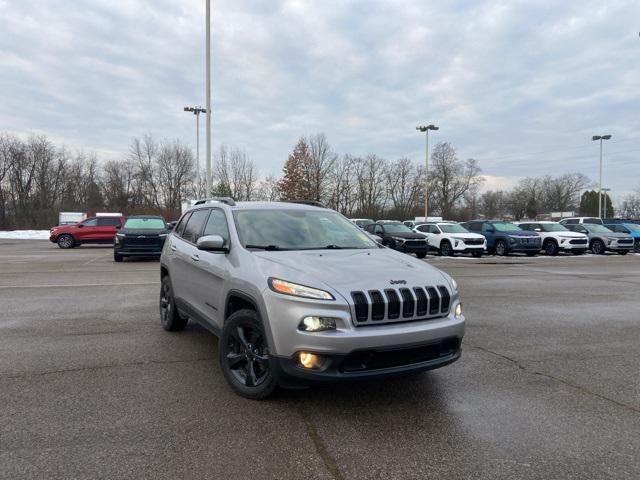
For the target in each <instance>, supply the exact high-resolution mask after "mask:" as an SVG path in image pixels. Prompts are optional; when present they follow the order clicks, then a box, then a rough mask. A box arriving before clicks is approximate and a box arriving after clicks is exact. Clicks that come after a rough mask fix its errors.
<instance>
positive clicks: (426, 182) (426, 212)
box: [416, 125, 440, 222]
mask: <svg viewBox="0 0 640 480" xmlns="http://www.w3.org/2000/svg"><path fill="white" fill-rule="evenodd" d="M439 129H440V127H436V126H435V125H427V126H426V127H425V126H424V125H418V126H417V127H416V130H418V131H419V132H425V133H426V142H427V151H426V159H425V165H424V221H425V222H426V221H427V217H428V216H429V130H439Z"/></svg>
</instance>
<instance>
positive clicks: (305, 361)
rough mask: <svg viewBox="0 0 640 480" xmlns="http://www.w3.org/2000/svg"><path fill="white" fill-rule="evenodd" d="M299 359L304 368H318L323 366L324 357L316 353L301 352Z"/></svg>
mask: <svg viewBox="0 0 640 480" xmlns="http://www.w3.org/2000/svg"><path fill="white" fill-rule="evenodd" d="M298 361H299V362H300V365H302V366H303V367H304V368H309V369H317V368H320V367H321V366H322V357H320V356H319V355H316V354H315V353H309V352H300V353H298Z"/></svg>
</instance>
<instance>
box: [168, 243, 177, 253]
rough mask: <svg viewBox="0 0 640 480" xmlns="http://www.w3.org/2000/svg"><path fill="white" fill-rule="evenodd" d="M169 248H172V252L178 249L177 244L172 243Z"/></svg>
mask: <svg viewBox="0 0 640 480" xmlns="http://www.w3.org/2000/svg"><path fill="white" fill-rule="evenodd" d="M169 248H170V249H171V251H172V252H175V251H176V246H175V245H174V244H173V243H172V244H171V245H170V246H169Z"/></svg>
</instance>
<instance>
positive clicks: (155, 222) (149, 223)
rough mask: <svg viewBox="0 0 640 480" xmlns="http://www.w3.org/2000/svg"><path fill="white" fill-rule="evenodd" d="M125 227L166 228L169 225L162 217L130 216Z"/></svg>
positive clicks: (140, 228)
mask: <svg viewBox="0 0 640 480" xmlns="http://www.w3.org/2000/svg"><path fill="white" fill-rule="evenodd" d="M124 228H130V229H132V230H164V229H165V228H167V225H166V223H164V220H162V219H161V218H130V219H128V220H127V221H126V222H125V224H124Z"/></svg>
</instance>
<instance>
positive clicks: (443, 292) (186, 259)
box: [160, 198, 464, 399]
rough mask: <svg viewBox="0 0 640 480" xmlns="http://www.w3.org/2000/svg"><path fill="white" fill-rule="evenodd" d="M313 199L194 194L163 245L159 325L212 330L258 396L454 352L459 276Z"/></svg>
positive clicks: (460, 328) (382, 372) (460, 326)
mask: <svg viewBox="0 0 640 480" xmlns="http://www.w3.org/2000/svg"><path fill="white" fill-rule="evenodd" d="M310 203H313V202H301V203H284V202H264V203H263V202H238V203H235V202H234V201H233V200H231V199H227V198H219V199H207V200H201V201H199V202H197V203H196V205H194V207H192V208H191V209H190V210H188V211H187V212H186V213H185V214H184V215H182V218H181V219H180V221H179V222H178V224H177V225H176V227H175V228H174V230H173V231H172V233H171V234H170V235H169V237H168V238H167V241H166V242H165V246H164V249H163V251H162V257H161V259H160V262H161V280H162V286H161V293H160V317H161V322H162V326H163V327H164V328H165V329H166V330H171V331H175V330H182V329H184V328H185V326H186V324H187V321H188V319H192V320H195V321H197V322H198V323H200V324H201V325H203V326H204V327H205V328H207V329H208V330H210V331H211V332H213V333H214V334H216V335H217V336H218V338H219V348H218V353H219V361H220V366H221V368H222V372H223V373H224V376H225V378H226V380H227V381H228V382H229V384H230V385H231V387H232V388H233V390H235V391H236V392H237V393H238V394H240V395H242V396H244V397H248V398H256V399H257V398H265V397H267V396H268V395H269V394H271V393H272V392H273V391H274V389H275V388H276V387H277V386H278V385H280V386H283V387H289V388H299V387H304V386H307V385H309V384H311V383H314V382H318V381H341V380H355V379H369V378H379V377H383V376H389V375H397V374H404V373H410V372H420V371H424V370H429V369H433V368H437V367H441V366H444V365H447V364H449V363H452V362H454V361H456V360H457V359H458V358H459V357H460V346H461V341H462V337H463V335H464V317H463V315H462V307H461V305H460V300H459V296H458V289H457V285H456V282H455V281H454V280H453V279H452V278H451V277H450V276H449V275H447V274H446V273H444V272H441V271H439V270H437V269H436V268H434V267H432V266H430V265H428V264H427V263H425V262H424V261H421V260H418V259H416V258H413V257H410V256H408V255H405V254H403V253H399V252H396V251H394V250H391V249H388V248H385V247H382V246H381V245H379V244H378V243H376V242H375V241H373V240H372V239H371V238H370V237H369V236H368V235H366V234H365V233H364V232H362V231H361V230H360V229H359V228H358V227H356V226H355V225H353V224H352V223H351V222H350V221H349V220H347V219H346V218H345V217H343V216H342V215H340V214H339V213H337V212H335V211H333V210H330V209H327V208H324V207H321V206H315V205H313V204H310Z"/></svg>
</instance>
